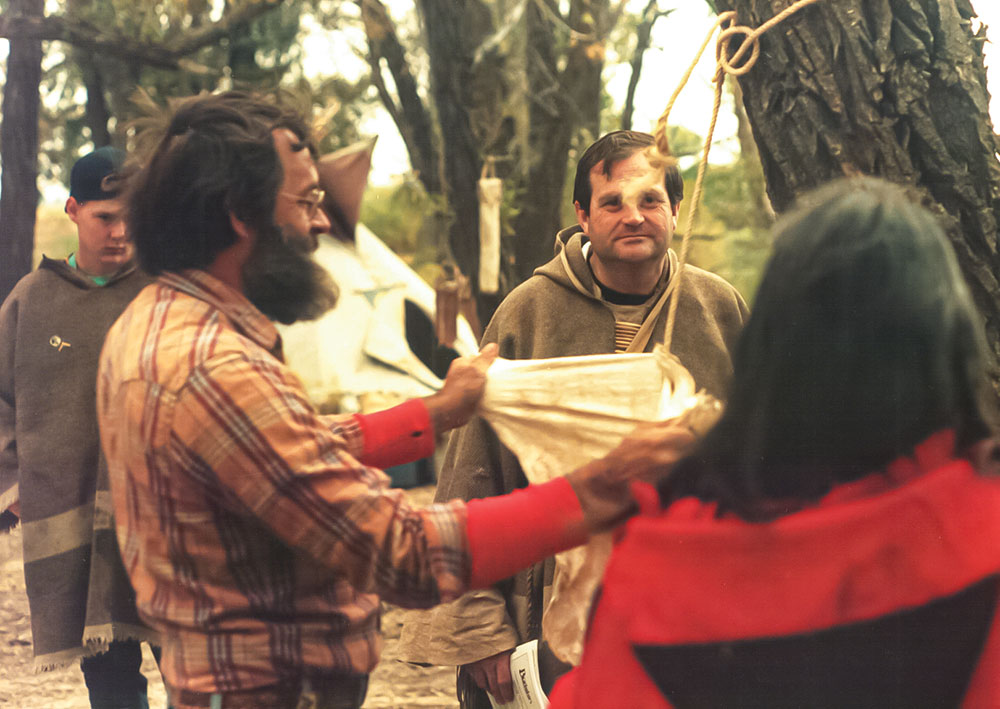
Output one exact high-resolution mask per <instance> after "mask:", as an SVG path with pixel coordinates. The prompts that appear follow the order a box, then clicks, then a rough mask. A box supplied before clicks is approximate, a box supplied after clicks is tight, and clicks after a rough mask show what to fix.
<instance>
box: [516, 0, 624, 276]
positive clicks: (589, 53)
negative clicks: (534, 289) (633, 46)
mask: <svg viewBox="0 0 1000 709" xmlns="http://www.w3.org/2000/svg"><path fill="white" fill-rule="evenodd" d="M528 20H529V22H530V23H531V24H530V27H531V29H530V33H529V42H530V46H531V48H532V53H533V57H534V61H533V62H531V63H530V64H529V66H528V85H529V87H530V89H531V91H530V93H531V96H530V100H531V104H530V107H529V111H530V114H529V115H530V123H529V125H530V147H531V152H532V154H531V155H529V156H524V159H525V160H526V161H527V165H528V175H527V179H526V181H525V184H526V187H527V189H525V190H524V191H523V194H522V195H521V198H520V200H519V205H518V206H519V207H520V210H519V211H518V213H517V216H516V217H515V218H514V220H513V226H514V232H515V242H514V257H515V262H514V267H515V271H514V275H515V279H516V280H515V282H514V283H513V284H511V286H512V287H513V286H514V285H517V283H520V282H521V281H524V280H526V279H527V278H529V277H530V276H531V274H532V272H533V271H534V270H535V269H536V268H537V267H538V266H540V265H541V264H543V263H545V262H546V261H548V260H549V259H550V258H552V253H553V239H554V237H555V234H556V232H557V231H558V230H559V229H560V228H562V227H564V226H569V225H567V224H563V223H562V200H563V199H568V198H569V197H568V196H567V195H564V189H563V188H564V185H565V182H566V171H567V169H568V164H567V160H568V157H569V152H570V148H571V147H572V146H573V142H574V140H575V139H577V138H578V136H579V135H580V133H581V131H582V132H583V134H584V136H585V138H584V140H585V142H586V143H587V144H589V142H590V141H593V140H596V139H597V138H598V137H599V133H600V107H601V90H602V87H603V84H602V82H601V70H602V69H603V68H604V38H605V37H606V34H607V31H608V30H609V29H610V27H609V22H610V10H609V4H608V2H607V0H576V1H575V2H573V3H572V5H571V7H570V14H569V17H568V24H569V25H570V26H571V27H572V28H574V30H576V31H577V32H579V33H581V35H582V36H581V37H579V38H577V39H575V40H571V42H570V47H569V49H568V50H566V54H565V56H564V57H560V56H558V55H557V54H556V53H555V51H554V49H553V42H552V30H551V28H549V27H548V26H547V25H546V24H545V23H546V20H545V18H544V17H543V16H541V14H540V13H539V12H538V10H537V8H536V7H534V6H533V7H532V8H531V9H530V10H529V12H528ZM560 63H564V67H563V69H562V71H559V70H558V67H559V65H560ZM584 147H585V146H584Z"/></svg>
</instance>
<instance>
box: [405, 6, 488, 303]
mask: <svg viewBox="0 0 1000 709" xmlns="http://www.w3.org/2000/svg"><path fill="white" fill-rule="evenodd" d="M418 7H419V8H420V11H421V15H422V19H423V23H424V36H425V38H426V42H427V52H428V56H429V59H430V74H431V93H432V95H433V97H434V106H435V108H436V110H437V118H438V125H439V126H440V129H441V136H442V142H443V145H442V151H441V157H442V162H443V173H444V185H443V187H444V189H443V192H444V195H445V199H446V200H447V202H448V207H449V209H450V210H451V213H452V222H451V225H450V227H449V229H448V245H449V247H450V250H451V254H452V256H453V257H454V259H455V263H456V264H457V265H458V267H459V268H460V269H461V271H462V273H463V274H464V275H466V276H468V277H469V280H470V282H471V284H472V288H473V296H474V297H475V298H476V300H477V302H478V301H479V297H478V296H479V283H478V278H476V277H475V276H477V274H478V273H479V197H478V194H477V192H476V183H477V181H478V180H479V171H480V166H481V164H482V160H481V157H480V154H479V146H478V143H477V141H476V136H475V134H474V133H473V130H472V121H471V119H470V116H469V111H468V109H467V106H470V105H475V104H474V102H473V101H472V99H471V97H470V96H469V95H468V93H469V87H470V86H472V85H473V80H472V67H473V50H474V48H475V47H476V46H478V45H479V43H480V41H481V40H482V39H483V38H485V37H486V36H487V35H488V33H489V30H490V27H489V17H490V14H489V9H488V8H486V7H485V6H483V5H482V3H481V2H479V0H419V2H418ZM477 18H478V21H477ZM479 305H480V318H483V317H484V316H488V315H489V314H490V311H489V307H488V306H485V305H484V304H482V303H479ZM484 322H485V320H484Z"/></svg>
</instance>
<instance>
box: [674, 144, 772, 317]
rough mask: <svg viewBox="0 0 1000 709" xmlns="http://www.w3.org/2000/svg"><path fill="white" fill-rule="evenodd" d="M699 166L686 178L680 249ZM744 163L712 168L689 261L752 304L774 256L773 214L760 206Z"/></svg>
mask: <svg viewBox="0 0 1000 709" xmlns="http://www.w3.org/2000/svg"><path fill="white" fill-rule="evenodd" d="M696 170H697V166H694V167H692V168H691V169H690V170H688V171H687V174H685V184H684V194H685V195H686V197H687V198H686V199H685V201H684V202H683V203H682V205H681V214H680V217H679V218H678V228H677V233H676V235H675V238H674V248H675V249H679V248H680V237H681V235H682V234H683V230H684V228H685V227H686V225H687V210H688V208H689V207H690V197H691V195H692V193H693V191H694V177H695V174H694V173H695V172H696ZM746 175H747V171H746V166H745V165H744V163H743V159H742V158H740V159H738V160H737V161H735V162H733V163H730V164H728V165H709V167H708V170H707V171H706V172H705V181H704V186H703V191H702V203H701V206H700V207H699V210H698V219H697V221H696V223H695V228H694V231H693V233H692V240H691V247H690V254H689V259H688V260H689V261H690V262H691V263H692V264H694V265H696V266H699V267H701V268H704V269H705V270H708V271H711V272H713V273H716V274H718V275H720V276H722V277H723V278H725V279H726V280H727V281H729V282H730V283H732V284H733V285H734V286H735V287H736V289H737V290H738V291H739V292H740V293H741V294H742V295H743V297H744V298H745V299H746V300H747V302H748V303H750V302H751V301H752V299H753V296H754V294H755V293H756V291H757V284H758V283H759V281H760V276H761V272H762V271H763V267H764V264H765V263H766V262H767V259H768V257H769V256H770V253H771V232H770V224H769V219H768V215H767V214H762V213H761V211H760V210H759V209H758V208H757V207H756V206H755V199H754V196H753V194H752V192H751V189H750V184H749V181H748V180H747V177H746Z"/></svg>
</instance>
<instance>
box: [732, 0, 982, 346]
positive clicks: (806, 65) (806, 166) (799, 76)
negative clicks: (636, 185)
mask: <svg viewBox="0 0 1000 709" xmlns="http://www.w3.org/2000/svg"><path fill="white" fill-rule="evenodd" d="M716 4H717V6H718V10H719V11H723V10H736V11H737V12H738V16H739V21H740V24H745V25H748V26H750V27H757V26H759V25H761V24H763V23H764V22H765V21H767V20H768V19H770V18H771V17H772V16H773V15H774V7H773V6H774V3H773V2H770V1H769V0H718V2H717V3H716ZM974 18H975V11H974V10H973V8H972V5H971V4H970V3H969V1H968V0H878V1H875V2H873V1H871V0H836V1H832V0H820V2H818V3H816V4H815V5H812V6H810V7H806V8H805V9H803V10H801V11H800V12H799V13H797V14H795V15H793V16H791V17H790V18H788V19H786V20H785V22H784V23H783V24H781V25H778V26H777V27H775V28H774V29H772V30H771V31H769V32H767V33H766V34H764V35H763V36H762V38H761V53H760V59H759V60H758V62H757V64H756V65H755V66H754V68H753V69H752V70H751V71H750V72H749V73H747V74H745V75H744V76H742V77H740V79H739V83H740V86H741V87H742V90H743V103H744V105H745V107H746V111H747V115H748V117H749V120H750V123H751V124H752V126H753V135H754V138H755V141H756V143H757V147H758V148H759V150H760V157H761V163H762V165H763V170H764V175H765V176H766V180H767V190H768V194H769V195H770V199H771V202H772V203H773V204H774V207H775V209H776V210H778V211H779V212H780V211H783V210H784V209H786V208H787V207H788V206H789V205H790V204H791V202H792V201H793V200H794V199H795V198H796V197H797V196H798V195H800V194H802V193H803V192H805V191H807V190H809V189H812V188H813V187H815V186H817V185H820V184H822V183H824V182H826V181H828V180H831V179H833V178H836V177H841V176H844V175H852V174H858V173H861V174H867V175H878V176H881V177H884V178H886V179H888V180H891V181H893V182H896V183H899V184H902V185H906V186H908V187H910V188H911V189H912V191H913V192H914V194H915V195H917V196H918V197H919V198H920V199H921V200H922V201H923V202H925V203H926V204H927V205H929V206H930V207H931V208H932V209H933V210H934V211H936V212H937V213H939V214H940V215H941V216H942V218H943V219H944V220H945V222H946V225H947V231H948V236H949V238H950V240H951V242H952V245H953V246H954V247H955V251H956V254H957V255H958V260H959V263H960V265H961V267H962V270H963V272H964V274H965V277H966V280H967V281H968V283H969V286H970V288H971V290H972V295H973V298H974V299H975V302H976V305H977V306H978V308H979V311H980V312H981V313H982V315H983V317H984V320H985V323H986V331H987V337H988V340H989V344H990V346H991V347H992V349H993V354H994V357H996V358H1000V283H998V280H997V278H998V273H1000V256H998V253H997V225H998V223H1000V162H998V160H997V151H998V149H1000V141H998V138H997V135H996V134H995V133H994V130H993V126H992V124H991V122H990V117H989V113H988V104H989V94H988V92H987V90H986V70H985V67H984V62H983V52H982V45H983V42H984V41H985V40H986V33H985V28H984V27H982V26H978V25H977V24H976V23H974Z"/></svg>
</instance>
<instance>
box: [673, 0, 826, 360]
mask: <svg viewBox="0 0 1000 709" xmlns="http://www.w3.org/2000/svg"><path fill="white" fill-rule="evenodd" d="M817 2H819V0H797V2H794V3H792V4H791V5H789V6H788V7H786V8H785V9H784V10H782V11H781V12H779V13H778V14H777V15H775V16H774V17H772V18H771V19H770V20H768V21H767V22H765V23H764V24H762V25H761V26H760V27H758V28H756V29H753V28H751V27H747V26H745V25H734V24H731V23H733V22H734V21H735V20H736V12H735V11H728V12H721V13H719V16H718V18H717V19H716V21H715V23H714V24H713V25H712V29H711V30H709V32H708V34H707V35H706V36H705V41H704V42H702V45H701V48H700V49H699V50H698V52H697V53H696V54H695V58H694V61H692V62H691V66H689V67H688V69H687V71H686V72H684V76H682V77H681V80H680V83H679V84H678V85H677V88H676V89H674V92H673V94H671V96H670V100H668V101H667V107H666V108H665V109H663V113H662V114H661V115H660V118H659V119H658V120H657V122H656V131H655V133H654V135H655V137H656V150H657V152H658V153H659V156H660V159H661V161H669V160H673V159H674V157H673V155H672V154H671V152H670V141H669V140H668V139H667V119H668V118H669V117H670V111H671V109H673V107H674V102H675V101H677V97H678V96H679V95H680V93H681V91H682V90H683V89H684V87H685V86H686V85H687V82H688V79H690V78H691V74H692V73H693V72H694V69H695V67H696V66H697V65H698V62H699V61H700V60H701V55H702V54H704V53H705V48H706V47H708V44H709V42H711V41H712V37H713V35H715V32H716V30H718V29H719V28H722V32H720V33H719V37H718V39H717V40H716V45H715V62H716V69H715V77H714V79H713V82H714V83H715V98H714V101H713V104H712V119H711V120H710V121H709V124H708V132H707V133H706V135H705V143H704V146H703V149H702V154H701V160H700V161H699V162H698V174H697V176H696V177H695V181H694V190H693V192H692V194H691V202H690V204H691V206H690V207H689V208H688V214H687V221H686V222H685V224H684V234H683V236H682V237H681V249H680V253H679V254H678V261H679V268H678V271H677V286H676V288H675V290H674V297H673V298H671V299H670V307H669V309H668V310H667V323H666V326H665V331H664V335H663V347H664V348H665V349H666V350H667V351H669V350H670V341H671V339H672V337H673V333H674V321H675V319H676V316H677V303H678V302H679V301H680V290H681V285H682V283H681V278H682V275H683V273H684V264H686V263H687V255H688V245H689V243H690V241H691V233H692V231H693V230H694V220H695V217H696V216H697V213H698V206H699V204H700V202H701V191H702V183H703V182H704V178H705V168H706V167H707V166H708V153H709V151H710V150H711V148H712V137H713V135H714V134H715V124H716V121H717V120H718V118H719V107H720V105H721V104H722V83H723V81H724V80H725V78H726V74H732V75H733V76H742V75H743V74H746V73H747V72H748V71H750V70H751V69H752V68H753V66H754V64H756V63H757V59H758V57H760V36H761V35H762V34H764V33H765V32H767V31H768V30H769V29H771V28H772V27H775V26H776V25H778V24H780V23H781V22H782V21H783V20H784V19H785V18H787V17H789V16H790V15H793V14H795V13H796V12H798V11H799V10H801V9H802V8H804V7H806V6H808V5H813V4H815V3H817ZM738 35H745V36H746V38H745V39H744V40H743V41H742V42H741V43H740V46H739V47H737V48H736V51H735V52H733V53H732V54H730V48H731V44H732V41H733V38H734V37H736V36H738ZM747 51H749V52H750V56H749V57H747V58H746V60H745V61H743V63H742V64H738V62H740V61H741V60H743V58H744V57H745V56H746V53H747Z"/></svg>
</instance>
